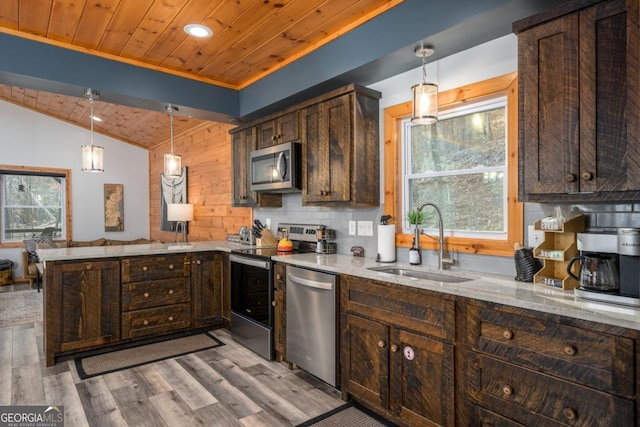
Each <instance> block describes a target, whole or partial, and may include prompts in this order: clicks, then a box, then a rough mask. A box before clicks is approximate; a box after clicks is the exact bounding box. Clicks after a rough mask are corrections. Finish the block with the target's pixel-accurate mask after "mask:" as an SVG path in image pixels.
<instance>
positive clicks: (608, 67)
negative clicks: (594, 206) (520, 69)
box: [576, 0, 640, 192]
mask: <svg viewBox="0 0 640 427" xmlns="http://www.w3.org/2000/svg"><path fill="white" fill-rule="evenodd" d="M638 15H639V13H638V2H637V1H625V0H613V1H607V2H603V3H599V4H597V5H595V6H593V7H590V8H588V9H585V10H584V11H582V12H580V169H579V171H578V172H576V173H578V174H579V180H580V191H581V192H609V191H629V190H639V189H640V169H639V166H638V161H639V160H640V155H639V153H640V148H638V121H639V115H638V109H639V108H640V106H639V104H638V96H640V93H639V92H640V69H639V68H640V67H639V65H640V63H639V58H638V49H639V48H640V42H639V39H638V31H639V29H638V23H639V22H638V21H639V16H638Z"/></svg>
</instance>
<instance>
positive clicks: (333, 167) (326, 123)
mask: <svg viewBox="0 0 640 427" xmlns="http://www.w3.org/2000/svg"><path fill="white" fill-rule="evenodd" d="M379 99H380V93H379V92H376V91H374V90H370V89H367V88H364V87H361V86H358V85H349V86H346V87H343V88H340V89H336V90H334V91H332V92H329V93H326V94H324V95H322V96H318V97H316V98H313V99H310V100H308V101H305V102H301V103H299V104H296V105H294V106H292V107H290V108H288V109H286V110H284V111H280V112H278V113H275V114H272V115H270V116H267V117H263V118H262V119H259V120H255V121H253V122H250V123H247V124H246V125H243V126H242V127H238V128H235V129H233V130H232V131H231V134H232V138H233V168H234V169H233V179H234V183H233V187H234V198H233V202H234V206H267V205H265V204H264V203H260V202H259V199H257V198H258V197H264V198H267V197H268V196H273V197H276V196H277V197H278V198H281V197H282V196H281V195H280V194H277V195H275V194H274V195H272V194H265V193H255V192H251V191H250V173H251V171H250V168H249V154H250V152H251V151H252V150H254V149H256V148H265V147H269V146H271V145H276V144H280V143H284V142H289V141H296V140H299V141H300V143H301V144H302V165H301V166H302V168H301V169H302V204H303V205H324V206H328V205H334V206H351V207H358V206H363V207H364V206H378V205H379V204H380V149H379V116H380V110H379ZM251 147H254V148H251ZM279 201H280V203H281V199H279Z"/></svg>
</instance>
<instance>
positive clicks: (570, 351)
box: [564, 345, 578, 356]
mask: <svg viewBox="0 0 640 427" xmlns="http://www.w3.org/2000/svg"><path fill="white" fill-rule="evenodd" d="M564 352H565V354H567V355H568V356H574V355H575V354H576V353H577V352H578V349H577V348H575V347H574V346H572V345H568V346H565V348H564Z"/></svg>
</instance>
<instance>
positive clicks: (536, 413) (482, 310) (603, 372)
mask: <svg viewBox="0 0 640 427" xmlns="http://www.w3.org/2000/svg"><path fill="white" fill-rule="evenodd" d="M466 313H467V318H466V323H467V327H468V329H467V335H468V342H469V352H468V357H469V359H468V363H467V364H466V365H467V366H468V373H467V387H466V390H467V391H468V394H469V400H470V403H471V408H472V410H473V411H475V412H476V413H477V414H480V413H482V416H481V419H485V418H491V417H502V418H504V419H506V420H510V421H511V422H513V423H514V424H506V423H505V424H504V425H518V424H515V423H519V424H523V425H573V426H592V425H611V426H613V425H636V414H635V399H634V396H635V393H636V385H635V383H636V380H635V375H636V374H635V360H634V358H635V346H636V340H635V334H634V333H632V332H631V331H628V330H625V329H622V328H617V327H608V326H605V325H596V324H591V323H588V322H579V321H571V319H566V318H558V317H557V316H551V315H545V314H541V313H533V312H528V311H526V310H521V309H515V308H508V307H500V306H494V305H491V304H481V303H477V302H474V303H471V304H469V305H468V306H467V312H466ZM565 323H570V324H565ZM571 323H573V324H571ZM492 414H493V415H492ZM474 418H475V417H474V416H471V419H472V420H473V419H474ZM496 419H498V418H496ZM475 420H476V424H474V425H483V424H480V423H479V419H478V418H475ZM498 425H500V424H498Z"/></svg>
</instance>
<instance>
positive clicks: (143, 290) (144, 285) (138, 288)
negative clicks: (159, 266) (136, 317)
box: [122, 277, 191, 311]
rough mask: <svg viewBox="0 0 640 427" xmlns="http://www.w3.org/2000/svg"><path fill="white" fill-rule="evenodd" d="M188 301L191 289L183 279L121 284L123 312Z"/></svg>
mask: <svg viewBox="0 0 640 427" xmlns="http://www.w3.org/2000/svg"><path fill="white" fill-rule="evenodd" d="M190 300H191V287H190V286H189V281H188V280H187V279H185V278H184V277H179V278H175V279H164V280H153V281H149V282H133V283H131V282H129V283H123V284H122V310H123V311H129V310H138V309H141V308H150V307H158V306H161V305H169V304H177V303H180V302H188V301H190Z"/></svg>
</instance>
